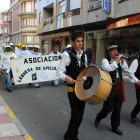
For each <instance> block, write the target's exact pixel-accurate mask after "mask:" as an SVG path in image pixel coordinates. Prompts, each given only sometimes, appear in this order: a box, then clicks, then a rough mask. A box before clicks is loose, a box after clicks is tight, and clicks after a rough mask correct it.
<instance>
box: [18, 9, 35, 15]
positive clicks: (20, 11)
mask: <svg viewBox="0 0 140 140" xmlns="http://www.w3.org/2000/svg"><path fill="white" fill-rule="evenodd" d="M36 14H37V10H34V12H26V11H23V9H22V8H21V9H19V10H18V15H19V16H22V15H36Z"/></svg>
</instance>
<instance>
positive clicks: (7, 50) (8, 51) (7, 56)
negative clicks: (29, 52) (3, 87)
mask: <svg viewBox="0 0 140 140" xmlns="http://www.w3.org/2000/svg"><path fill="white" fill-rule="evenodd" d="M14 58H16V54H15V53H13V49H12V47H11V46H5V47H4V53H3V54H2V56H1V61H0V73H1V72H2V66H3V68H4V69H5V73H6V79H7V89H8V91H9V92H12V89H13V88H12V70H11V67H10V60H12V59H14Z"/></svg>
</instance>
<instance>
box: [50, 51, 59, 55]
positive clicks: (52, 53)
mask: <svg viewBox="0 0 140 140" xmlns="http://www.w3.org/2000/svg"><path fill="white" fill-rule="evenodd" d="M59 54H61V53H60V52H58V51H57V54H56V53H54V51H52V52H51V53H50V55H59Z"/></svg>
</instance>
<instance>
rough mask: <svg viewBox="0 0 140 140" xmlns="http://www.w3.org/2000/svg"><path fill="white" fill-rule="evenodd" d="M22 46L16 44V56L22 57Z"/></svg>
mask: <svg viewBox="0 0 140 140" xmlns="http://www.w3.org/2000/svg"><path fill="white" fill-rule="evenodd" d="M21 46H22V44H21V43H17V44H16V47H15V54H16V56H17V57H20V53H21Z"/></svg>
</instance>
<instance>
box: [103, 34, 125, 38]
mask: <svg viewBox="0 0 140 140" xmlns="http://www.w3.org/2000/svg"><path fill="white" fill-rule="evenodd" d="M121 37H123V35H122V34H110V35H103V36H102V38H103V39H105V38H106V39H107V38H121Z"/></svg>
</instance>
